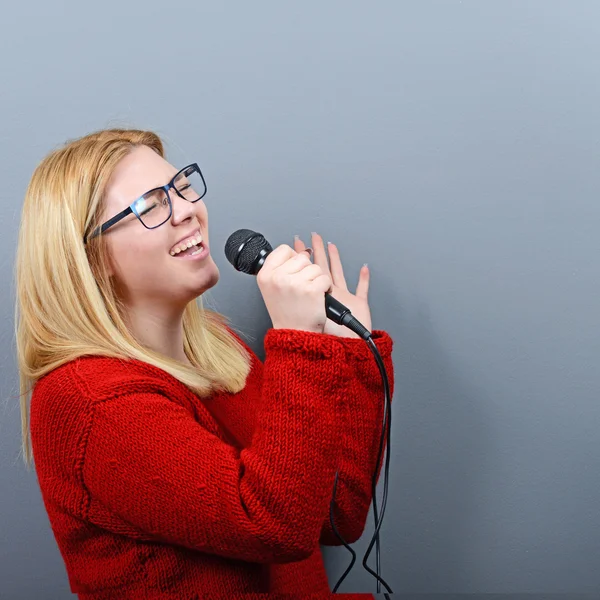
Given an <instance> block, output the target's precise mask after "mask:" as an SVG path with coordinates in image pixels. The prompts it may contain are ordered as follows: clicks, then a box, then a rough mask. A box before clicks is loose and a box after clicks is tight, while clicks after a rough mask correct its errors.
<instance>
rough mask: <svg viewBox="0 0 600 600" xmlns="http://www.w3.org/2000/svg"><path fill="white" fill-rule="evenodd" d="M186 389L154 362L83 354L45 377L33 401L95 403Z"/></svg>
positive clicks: (173, 393) (177, 391)
mask: <svg viewBox="0 0 600 600" xmlns="http://www.w3.org/2000/svg"><path fill="white" fill-rule="evenodd" d="M186 391H188V392H189V390H187V388H186V387H185V386H184V385H183V384H182V383H181V382H179V381H177V380H176V379H175V378H174V377H172V376H171V375H170V374H169V373H166V372H165V371H163V370H161V369H159V368H157V367H154V366H153V365H150V364H147V363H144V362H141V361H138V360H133V359H129V360H128V359H119V358H111V357H106V356H82V357H80V358H77V359H75V360H73V361H70V362H68V363H65V364H64V365H61V366H60V367H58V368H56V369H54V370H53V371H51V372H50V373H48V374H47V375H45V376H44V377H42V378H41V379H40V380H39V381H38V382H37V383H36V385H35V387H34V389H33V395H32V404H33V402H34V399H35V398H42V397H43V398H46V399H49V400H50V402H52V399H54V401H58V400H59V399H62V400H63V401H64V399H65V398H72V399H73V400H74V401H76V402H77V403H86V404H95V403H98V402H103V401H106V400H109V399H111V398H114V397H117V396H122V395H124V394H128V393H132V392H152V393H160V394H163V395H165V396H172V395H174V396H178V395H181V394H185V392H186ZM75 398H76V399H77V400H75Z"/></svg>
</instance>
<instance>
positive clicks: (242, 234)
mask: <svg viewBox="0 0 600 600" xmlns="http://www.w3.org/2000/svg"><path fill="white" fill-rule="evenodd" d="M272 249H273V248H272V247H271V244H269V242H267V240H266V239H265V237H264V236H263V235H262V234H261V233H256V231H252V230H251V229H238V230H237V231H234V232H233V233H232V234H231V235H230V236H229V237H228V238H227V242H226V243H225V256H226V257H227V260H228V261H229V262H230V263H231V264H232V265H233V266H234V268H235V269H237V270H238V271H242V272H243V273H249V274H251V275H255V273H254V270H253V266H254V263H255V262H256V259H257V258H258V256H259V253H260V251H261V250H267V251H269V252H270V251H271V250H272Z"/></svg>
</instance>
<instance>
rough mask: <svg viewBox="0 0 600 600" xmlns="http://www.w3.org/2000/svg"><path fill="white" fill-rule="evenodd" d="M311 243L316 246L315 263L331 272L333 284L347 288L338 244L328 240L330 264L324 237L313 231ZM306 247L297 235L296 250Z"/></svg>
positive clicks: (343, 288)
mask: <svg viewBox="0 0 600 600" xmlns="http://www.w3.org/2000/svg"><path fill="white" fill-rule="evenodd" d="M311 244H312V247H313V248H314V263H315V264H316V265H319V266H320V267H321V268H322V269H323V271H324V272H325V273H330V275H331V281H332V283H333V285H335V286H336V287H338V288H340V289H342V290H347V289H348V284H347V283H346V278H345V276H344V269H343V267H342V260H341V257H340V253H339V250H338V248H337V246H336V245H335V244H332V243H331V242H328V244H327V250H328V252H329V264H328V261H327V251H326V250H325V244H324V242H323V238H322V237H321V236H320V235H319V234H318V233H315V232H313V233H312V236H311ZM304 247H305V246H304V242H303V241H302V240H301V239H300V238H299V237H298V236H295V239H294V249H295V250H296V252H300V251H302V250H303V249H304Z"/></svg>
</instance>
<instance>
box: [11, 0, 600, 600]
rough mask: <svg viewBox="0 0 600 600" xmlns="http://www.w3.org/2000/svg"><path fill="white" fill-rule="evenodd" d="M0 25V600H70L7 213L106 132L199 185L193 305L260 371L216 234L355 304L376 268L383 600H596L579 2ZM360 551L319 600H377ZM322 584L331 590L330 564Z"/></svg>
mask: <svg viewBox="0 0 600 600" xmlns="http://www.w3.org/2000/svg"><path fill="white" fill-rule="evenodd" d="M1 20H2V36H1V37H0V74H1V81H2V84H1V86H2V87H1V93H0V114H1V121H0V127H1V129H0V156H1V157H2V160H1V161H0V181H2V186H1V188H0V194H1V195H0V217H1V222H2V223H3V231H4V233H3V235H2V237H1V240H0V247H1V250H2V258H1V259H0V268H1V276H2V280H3V281H4V282H5V285H4V286H2V289H1V290H0V299H1V307H2V314H1V317H2V321H1V323H2V325H1V329H0V336H1V337H0V340H1V342H2V347H3V348H5V352H4V354H3V355H2V361H1V363H0V368H1V374H2V377H1V379H0V392H1V396H2V399H3V403H2V405H1V407H2V410H1V412H0V417H1V418H0V507H1V514H0V596H1V597H2V598H10V599H17V598H19V599H20V598H42V599H45V598H51V599H61V598H69V597H70V594H69V589H68V582H67V578H66V575H65V571H64V566H63V563H62V559H61V557H60V554H59V552H58V550H57V547H56V545H55V542H54V539H53V537H52V532H51V530H50V527H49V525H48V522H47V518H46V514H45V512H44V508H43V505H42V503H41V498H40V495H39V491H38V488H37V482H36V480H35V475H34V473H33V472H26V471H25V469H24V467H23V466H22V464H21V462H20V459H19V457H18V452H19V425H18V423H19V417H18V403H17V398H16V396H17V392H16V385H17V383H16V382H17V377H16V366H15V359H14V342H13V303H14V301H13V293H14V291H13V286H12V284H11V283H10V282H11V281H12V277H13V259H14V249H15V245H16V239H17V227H18V221H19V212H20V206H21V202H22V198H23V194H24V191H25V187H26V185H27V182H28V180H29V177H30V176H31V173H32V171H33V169H34V167H35V165H36V164H37V162H38V161H39V160H40V159H41V158H42V157H43V156H44V155H45V154H46V153H47V152H48V151H50V150H51V149H52V148H53V147H55V146H56V145H57V144H59V143H61V142H63V141H64V140H66V139H68V138H72V137H76V136H80V135H83V134H85V133H88V132H90V131H92V130H95V129H98V128H101V127H106V126H115V125H126V126H137V127H143V128H152V129H155V130H156V131H158V132H159V133H160V134H161V135H163V136H165V139H166V141H167V144H168V149H169V152H170V159H171V161H172V162H173V163H175V164H183V163H184V161H185V160H189V159H191V160H197V161H198V162H199V163H200V164H201V165H202V168H203V170H204V172H205V174H206V177H207V181H208V189H209V192H208V196H207V198H206V202H207V205H208V207H209V213H210V217H211V241H212V247H213V248H214V249H215V255H216V260H217V263H218V264H219V266H220V267H221V273H222V278H221V281H220V282H219V284H218V285H217V287H216V288H214V290H212V291H211V292H210V294H209V296H210V298H209V299H210V300H211V302H212V303H213V307H215V308H217V309H218V310H220V311H221V312H223V313H226V314H228V315H230V316H231V317H232V318H233V321H234V323H235V324H236V325H239V326H240V327H242V328H243V329H244V330H245V331H246V332H247V333H248V334H249V335H252V336H253V339H254V341H253V342H252V343H253V345H254V347H255V349H256V350H257V351H258V352H259V354H260V355H261V356H262V336H263V335H264V332H265V330H266V328H267V327H268V323H269V322H268V318H267V314H266V311H265V309H264V307H263V304H262V301H261V297H260V294H259V292H258V289H257V287H256V283H255V282H254V280H253V279H252V278H249V277H247V276H244V275H242V274H239V273H236V272H235V271H233V269H232V268H231V267H230V265H229V264H228V263H227V261H226V259H225V257H224V255H223V253H222V248H223V245H224V242H225V240H226V238H227V236H228V235H229V233H231V232H232V231H233V230H234V229H237V228H239V227H250V228H254V229H257V230H258V231H261V232H263V233H264V234H265V235H266V236H267V237H268V238H269V239H270V240H271V242H272V243H273V244H280V243H290V244H291V242H292V236H293V234H295V233H298V234H301V235H302V236H303V237H304V238H305V240H306V239H307V238H308V235H309V232H310V231H312V230H316V231H318V232H320V233H322V234H323V236H324V237H325V238H326V239H330V240H332V241H336V242H337V243H338V245H339V247H340V249H341V253H342V258H343V261H344V264H345V267H346V271H347V277H348V279H349V280H350V281H351V282H352V284H355V283H356V279H357V274H358V270H359V268H360V265H361V264H362V263H363V262H369V263H370V265H371V269H372V286H371V306H372V310H373V319H374V326H375V327H378V328H385V329H387V330H388V331H389V332H390V333H391V335H392V336H393V338H394V340H395V342H396V347H395V354H394V357H395V362H396V376H397V381H398V384H397V390H396V394H395V398H394V405H395V409H394V413H393V416H394V421H393V455H392V468H391V475H390V491H389V500H388V512H387V514H386V520H385V522H384V527H383V534H382V561H383V575H384V577H385V579H386V580H387V581H388V583H389V584H390V585H391V587H392V589H393V590H394V591H395V592H397V593H405V594H409V593H421V592H422V593H425V592H427V593H435V592H438V593H446V592H447V593H450V592H453V593H473V592H480V593H483V592H497V593H512V592H515V593H516V592H537V593H543V592H562V593H574V592H579V593H594V592H596V593H597V592H599V591H600V571H599V570H598V563H599V558H600V480H599V473H600V403H599V402H598V390H599V387H600V370H599V369H598V364H597V362H598V359H600V341H599V338H598V316H597V315H598V307H599V305H600V283H599V282H598V270H599V267H600V252H599V251H600V241H599V239H598V235H597V231H598V220H599V219H600V207H599V206H600V205H599V203H598V191H599V190H600V176H599V169H598V166H599V160H598V159H599V133H600V122H599V118H600V68H599V67H600V63H599V61H600V58H599V57H600V4H599V3H598V2H595V1H588V2H586V1H570V2H566V1H551V0H539V1H533V0H532V1H521V2H516V1H509V0H495V1H483V0H462V1H459V0H447V1H444V2H442V1H438V2H435V1H430V0H415V1H413V2H399V1H396V2H391V1H389V2H385V1H377V2H370V3H368V2H366V1H362V2H355V1H348V0H344V1H342V0H337V1H333V0H332V1H329V2H323V1H322V0H321V1H318V2H317V1H305V2H302V3H300V2H297V3H283V2H275V1H258V2H255V3H242V2H237V3H233V2H211V3H207V2H202V1H199V0H196V1H194V2H192V1H185V0H182V1H174V2H170V3H164V2H158V1H157V0H144V1H141V0H137V1H135V2H115V1H114V0H110V1H105V2H102V3H95V4H90V3H82V2H70V3H65V2H53V3H46V2H40V1H38V2H37V3H34V5H32V4H31V3H26V2H16V3H8V4H6V5H5V6H4V7H3V12H2V18H1ZM379 489H380V493H381V486H380V488H379ZM370 531H371V529H370V528H369V530H368V532H367V533H365V535H364V536H363V538H362V539H361V540H360V542H358V543H357V544H356V548H357V550H358V554H359V561H358V563H357V566H356V567H355V569H354V571H353V573H352V575H351V576H350V577H349V578H348V579H347V580H346V582H345V583H344V585H343V587H342V589H341V590H340V591H348V590H353V591H374V590H375V589H376V588H375V584H374V582H373V580H372V578H370V577H369V576H368V575H367V574H366V573H365V572H364V571H363V570H362V567H361V565H360V562H361V560H362V555H363V553H364V550H365V549H366V545H367V540H368V539H369V538H370V535H368V533H370ZM326 559H327V563H328V572H329V574H330V581H331V583H332V586H333V584H334V583H335V582H336V581H337V579H338V577H339V576H340V575H341V574H342V572H343V571H344V569H345V567H346V565H347V564H348V560H349V555H348V554H347V552H346V550H345V549H344V548H335V549H327V551H326ZM371 565H374V555H372V559H371Z"/></svg>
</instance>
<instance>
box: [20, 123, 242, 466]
mask: <svg viewBox="0 0 600 600" xmlns="http://www.w3.org/2000/svg"><path fill="white" fill-rule="evenodd" d="M142 145H143V146H148V147H150V148H151V149H153V150H154V151H155V152H157V153H158V154H159V155H160V156H164V147H163V144H162V141H161V140H160V138H159V137H158V135H156V134H155V133H152V132H150V131H140V130H135V129H107V130H103V131H98V132H95V133H92V134H90V135H87V136H85V137H82V138H80V139H76V140H73V141H70V142H68V143H67V144H66V145H65V146H64V147H62V148H59V149H57V150H55V151H53V152H51V153H50V154H49V155H48V156H46V158H44V159H43V160H42V162H41V163H40V164H39V165H38V166H37V168H36V169H35V171H34V173H33V176H32V178H31V181H30V183H29V186H28V188H27V192H26V195H25V201H24V204H23V210H22V215H21V226H20V230H19V239H18V248H17V257H16V294H17V298H16V300H17V302H16V345H17V360H18V367H19V379H20V391H21V428H22V448H23V457H24V459H25V463H26V464H27V465H31V463H32V458H33V456H32V450H31V441H30V436H29V409H28V406H29V400H30V397H31V391H32V389H33V386H34V385H35V382H36V381H37V380H38V379H40V378H41V377H43V376H44V375H46V374H47V373H49V372H50V371H52V370H53V369H56V368H57V367H59V366H61V365H63V364H65V363H67V362H69V361H72V360H74V359H76V358H78V357H80V356H83V355H101V356H110V357H117V358H122V359H137V360H141V361H144V362H146V363H149V364H151V365H154V366H156V367H158V368H160V369H163V370H164V371H166V372H167V373H170V374H171V375H172V376H173V377H175V378H177V379H178V380H179V381H181V382H182V383H184V384H185V385H186V386H188V387H189V388H190V389H191V390H193V391H194V392H195V393H197V394H198V395H200V396H207V395H210V394H211V393H213V392H214V391H217V390H224V391H229V392H232V393H235V392H238V391H240V390H241V389H242V388H243V387H244V384H245V381H246V377H247V375H248V372H249V369H250V357H249V355H248V352H247V351H246V349H245V348H244V347H243V345H242V344H241V343H240V342H239V341H238V340H237V339H236V337H235V336H234V335H233V333H232V332H231V331H230V330H229V329H228V327H227V323H228V319H227V318H226V317H224V316H223V315H221V314H219V313H217V312H214V311H210V310H208V309H205V308H204V307H203V305H202V299H201V298H199V299H197V300H196V301H193V302H190V303H189V304H188V306H187V307H186V309H185V313H184V317H183V329H184V349H185V352H186V354H187V356H188V358H189V359H190V361H191V362H192V364H193V365H194V366H193V367H192V366H189V365H186V364H183V363H182V362H179V361H176V360H174V359H171V358H169V357H166V356H163V355H160V354H158V353H157V352H154V351H152V350H149V349H148V348H145V347H143V346H142V345H141V344H139V343H138V342H137V341H136V340H135V339H134V337H133V335H132V334H131V332H130V331H129V329H128V328H127V327H126V324H125V321H124V313H123V306H122V305H121V303H120V302H119V299H118V297H117V295H116V293H115V290H114V288H113V285H112V282H111V278H110V277H109V276H108V270H107V266H108V256H107V251H106V245H105V243H104V242H105V240H103V239H102V235H100V236H98V237H96V238H95V239H93V240H91V241H90V242H88V244H87V246H86V245H84V243H83V235H84V232H86V231H90V230H92V229H93V228H95V227H96V226H98V225H99V220H100V218H101V212H102V198H103V194H104V191H105V188H106V185H107V183H108V181H109V179H110V177H111V175H112V173H113V171H114V169H115V167H116V166H117V164H118V163H119V161H120V160H121V159H122V158H123V157H125V156H126V155H127V154H128V153H129V152H131V151H132V149H133V148H135V147H137V146H142Z"/></svg>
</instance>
